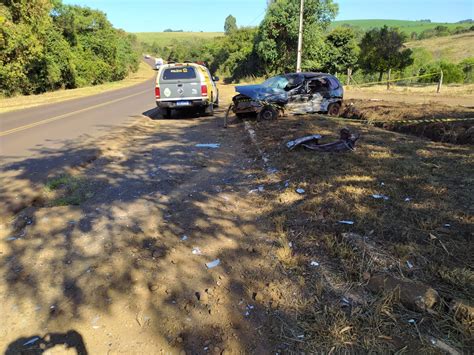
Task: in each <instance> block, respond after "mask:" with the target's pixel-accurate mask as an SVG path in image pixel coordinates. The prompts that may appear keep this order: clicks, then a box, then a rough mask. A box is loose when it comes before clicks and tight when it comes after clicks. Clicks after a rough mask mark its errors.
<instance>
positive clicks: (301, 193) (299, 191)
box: [296, 187, 306, 195]
mask: <svg viewBox="0 0 474 355" xmlns="http://www.w3.org/2000/svg"><path fill="white" fill-rule="evenodd" d="M296 192H297V193H299V194H300V195H303V194H304V193H305V192H306V191H305V190H304V189H302V188H301V187H300V188H298V189H296Z"/></svg>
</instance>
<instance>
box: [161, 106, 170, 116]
mask: <svg viewBox="0 0 474 355" xmlns="http://www.w3.org/2000/svg"><path fill="white" fill-rule="evenodd" d="M161 112H162V114H163V118H170V117H171V109H170V108H164V109H163V110H162V111H161Z"/></svg>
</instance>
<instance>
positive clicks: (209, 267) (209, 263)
mask: <svg viewBox="0 0 474 355" xmlns="http://www.w3.org/2000/svg"><path fill="white" fill-rule="evenodd" d="M220 263H221V261H220V259H216V260H214V261H211V262H208V263H207V264H206V267H207V268H208V269H212V268H214V267H216V266H218V265H219V264H220Z"/></svg>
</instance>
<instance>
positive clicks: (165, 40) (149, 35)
mask: <svg viewBox="0 0 474 355" xmlns="http://www.w3.org/2000/svg"><path fill="white" fill-rule="evenodd" d="M135 35H136V36H137V38H138V40H139V41H140V42H144V43H147V44H152V43H154V42H156V43H157V44H158V45H159V46H162V47H163V46H168V45H171V44H173V43H175V42H176V41H180V42H187V41H195V40H200V39H201V40H206V39H212V38H215V37H219V36H223V35H224V33H223V32H137V33H135Z"/></svg>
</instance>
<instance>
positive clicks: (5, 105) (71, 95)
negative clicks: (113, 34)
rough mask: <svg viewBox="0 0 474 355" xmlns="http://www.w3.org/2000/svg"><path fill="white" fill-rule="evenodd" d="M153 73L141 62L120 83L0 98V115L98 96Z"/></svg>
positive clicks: (142, 79)
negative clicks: (135, 69) (135, 70)
mask: <svg viewBox="0 0 474 355" xmlns="http://www.w3.org/2000/svg"><path fill="white" fill-rule="evenodd" d="M154 73H155V72H154V71H153V70H152V69H151V67H150V66H149V65H148V64H146V63H144V62H141V63H140V66H139V68H138V70H137V72H135V73H131V74H130V75H129V76H128V77H127V78H126V79H124V80H121V81H115V82H111V83H106V84H102V85H96V86H88V87H84V88H79V89H71V90H59V91H54V92H47V93H44V94H40V95H29V96H15V97H9V98H0V113H4V112H9V111H15V110H20V109H24V108H30V107H35V106H40V105H44V104H50V103H54V102H60V101H66V100H72V99H77V98H80V97H84V96H90V95H95V94H100V93H103V92H105V91H111V90H116V89H121V88H124V87H127V86H132V85H135V84H138V83H141V82H143V81H144V80H147V79H150V78H151V77H152V76H153V75H154Z"/></svg>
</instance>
